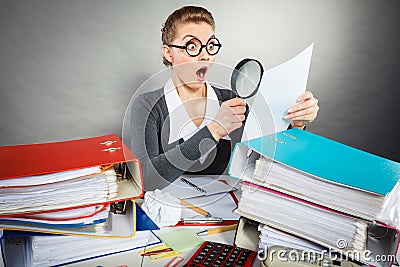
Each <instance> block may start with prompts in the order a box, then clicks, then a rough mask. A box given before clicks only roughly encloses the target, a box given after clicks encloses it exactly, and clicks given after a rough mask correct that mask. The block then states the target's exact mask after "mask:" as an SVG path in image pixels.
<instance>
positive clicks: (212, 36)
mask: <svg viewBox="0 0 400 267" xmlns="http://www.w3.org/2000/svg"><path fill="white" fill-rule="evenodd" d="M187 37H190V38H196V39H199V38H198V37H197V36H194V35H191V34H187V35H185V36H183V37H182V40H185V38H187ZM214 37H215V34H213V35H211V36H210V37H209V38H208V39H210V38H214Z"/></svg>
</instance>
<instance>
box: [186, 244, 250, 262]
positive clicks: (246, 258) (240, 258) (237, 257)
mask: <svg viewBox="0 0 400 267" xmlns="http://www.w3.org/2000/svg"><path fill="white" fill-rule="evenodd" d="M255 256H256V252H255V251H252V250H249V249H245V248H241V247H236V246H231V245H226V244H222V243H218V242H211V241H205V242H204V243H203V244H202V245H201V246H200V247H199V248H198V249H197V250H196V252H195V253H194V254H193V256H192V257H191V258H190V259H189V261H188V262H187V263H186V264H185V265H184V266H185V267H200V266H202V267H203V266H211V267H219V266H234V267H242V266H243V267H250V266H251V263H252V262H253V260H254V257H255Z"/></svg>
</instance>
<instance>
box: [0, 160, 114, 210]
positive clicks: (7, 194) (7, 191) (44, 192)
mask: <svg viewBox="0 0 400 267" xmlns="http://www.w3.org/2000/svg"><path fill="white" fill-rule="evenodd" d="M91 169H92V170H94V171H95V172H93V173H91V174H87V175H84V176H79V175H80V174H81V170H77V171H68V174H69V177H67V175H65V172H61V173H55V174H46V175H38V176H29V177H23V178H21V180H23V181H21V182H20V181H19V179H16V178H14V179H10V180H0V192H1V194H0V215H7V214H18V213H21V214H22V213H32V212H42V211H48V210H59V209H65V208H70V207H75V206H82V205H88V204H92V203H102V202H106V201H107V200H108V199H111V198H113V197H115V196H116V195H117V190H118V185H117V174H116V172H115V170H114V168H113V167H110V168H108V169H107V170H105V171H101V168H100V167H97V168H91ZM85 173H88V172H85ZM61 176H64V177H63V178H64V179H62V180H59V178H60V177H61ZM11 180H13V183H12V184H11ZM3 181H4V182H6V183H2V182H3Z"/></svg>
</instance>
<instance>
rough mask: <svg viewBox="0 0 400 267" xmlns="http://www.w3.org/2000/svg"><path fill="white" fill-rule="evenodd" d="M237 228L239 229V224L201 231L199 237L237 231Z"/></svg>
mask: <svg viewBox="0 0 400 267" xmlns="http://www.w3.org/2000/svg"><path fill="white" fill-rule="evenodd" d="M236 227H237V224H232V225H228V226H222V227H216V228H211V229H207V230H203V231H200V232H198V233H197V235H198V236H203V235H212V234H217V233H223V232H226V231H232V230H236Z"/></svg>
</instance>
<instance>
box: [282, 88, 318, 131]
mask: <svg viewBox="0 0 400 267" xmlns="http://www.w3.org/2000/svg"><path fill="white" fill-rule="evenodd" d="M318 110H319V107H318V99H316V98H314V96H313V94H312V93H311V92H309V91H306V92H304V93H302V94H301V95H300V96H299V97H298V98H297V104H295V105H293V106H291V107H289V108H288V113H287V114H286V115H285V119H288V120H291V123H290V124H291V125H292V127H293V128H301V129H304V127H305V126H306V124H309V123H310V122H312V121H313V120H315V118H316V117H317V113H318Z"/></svg>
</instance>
